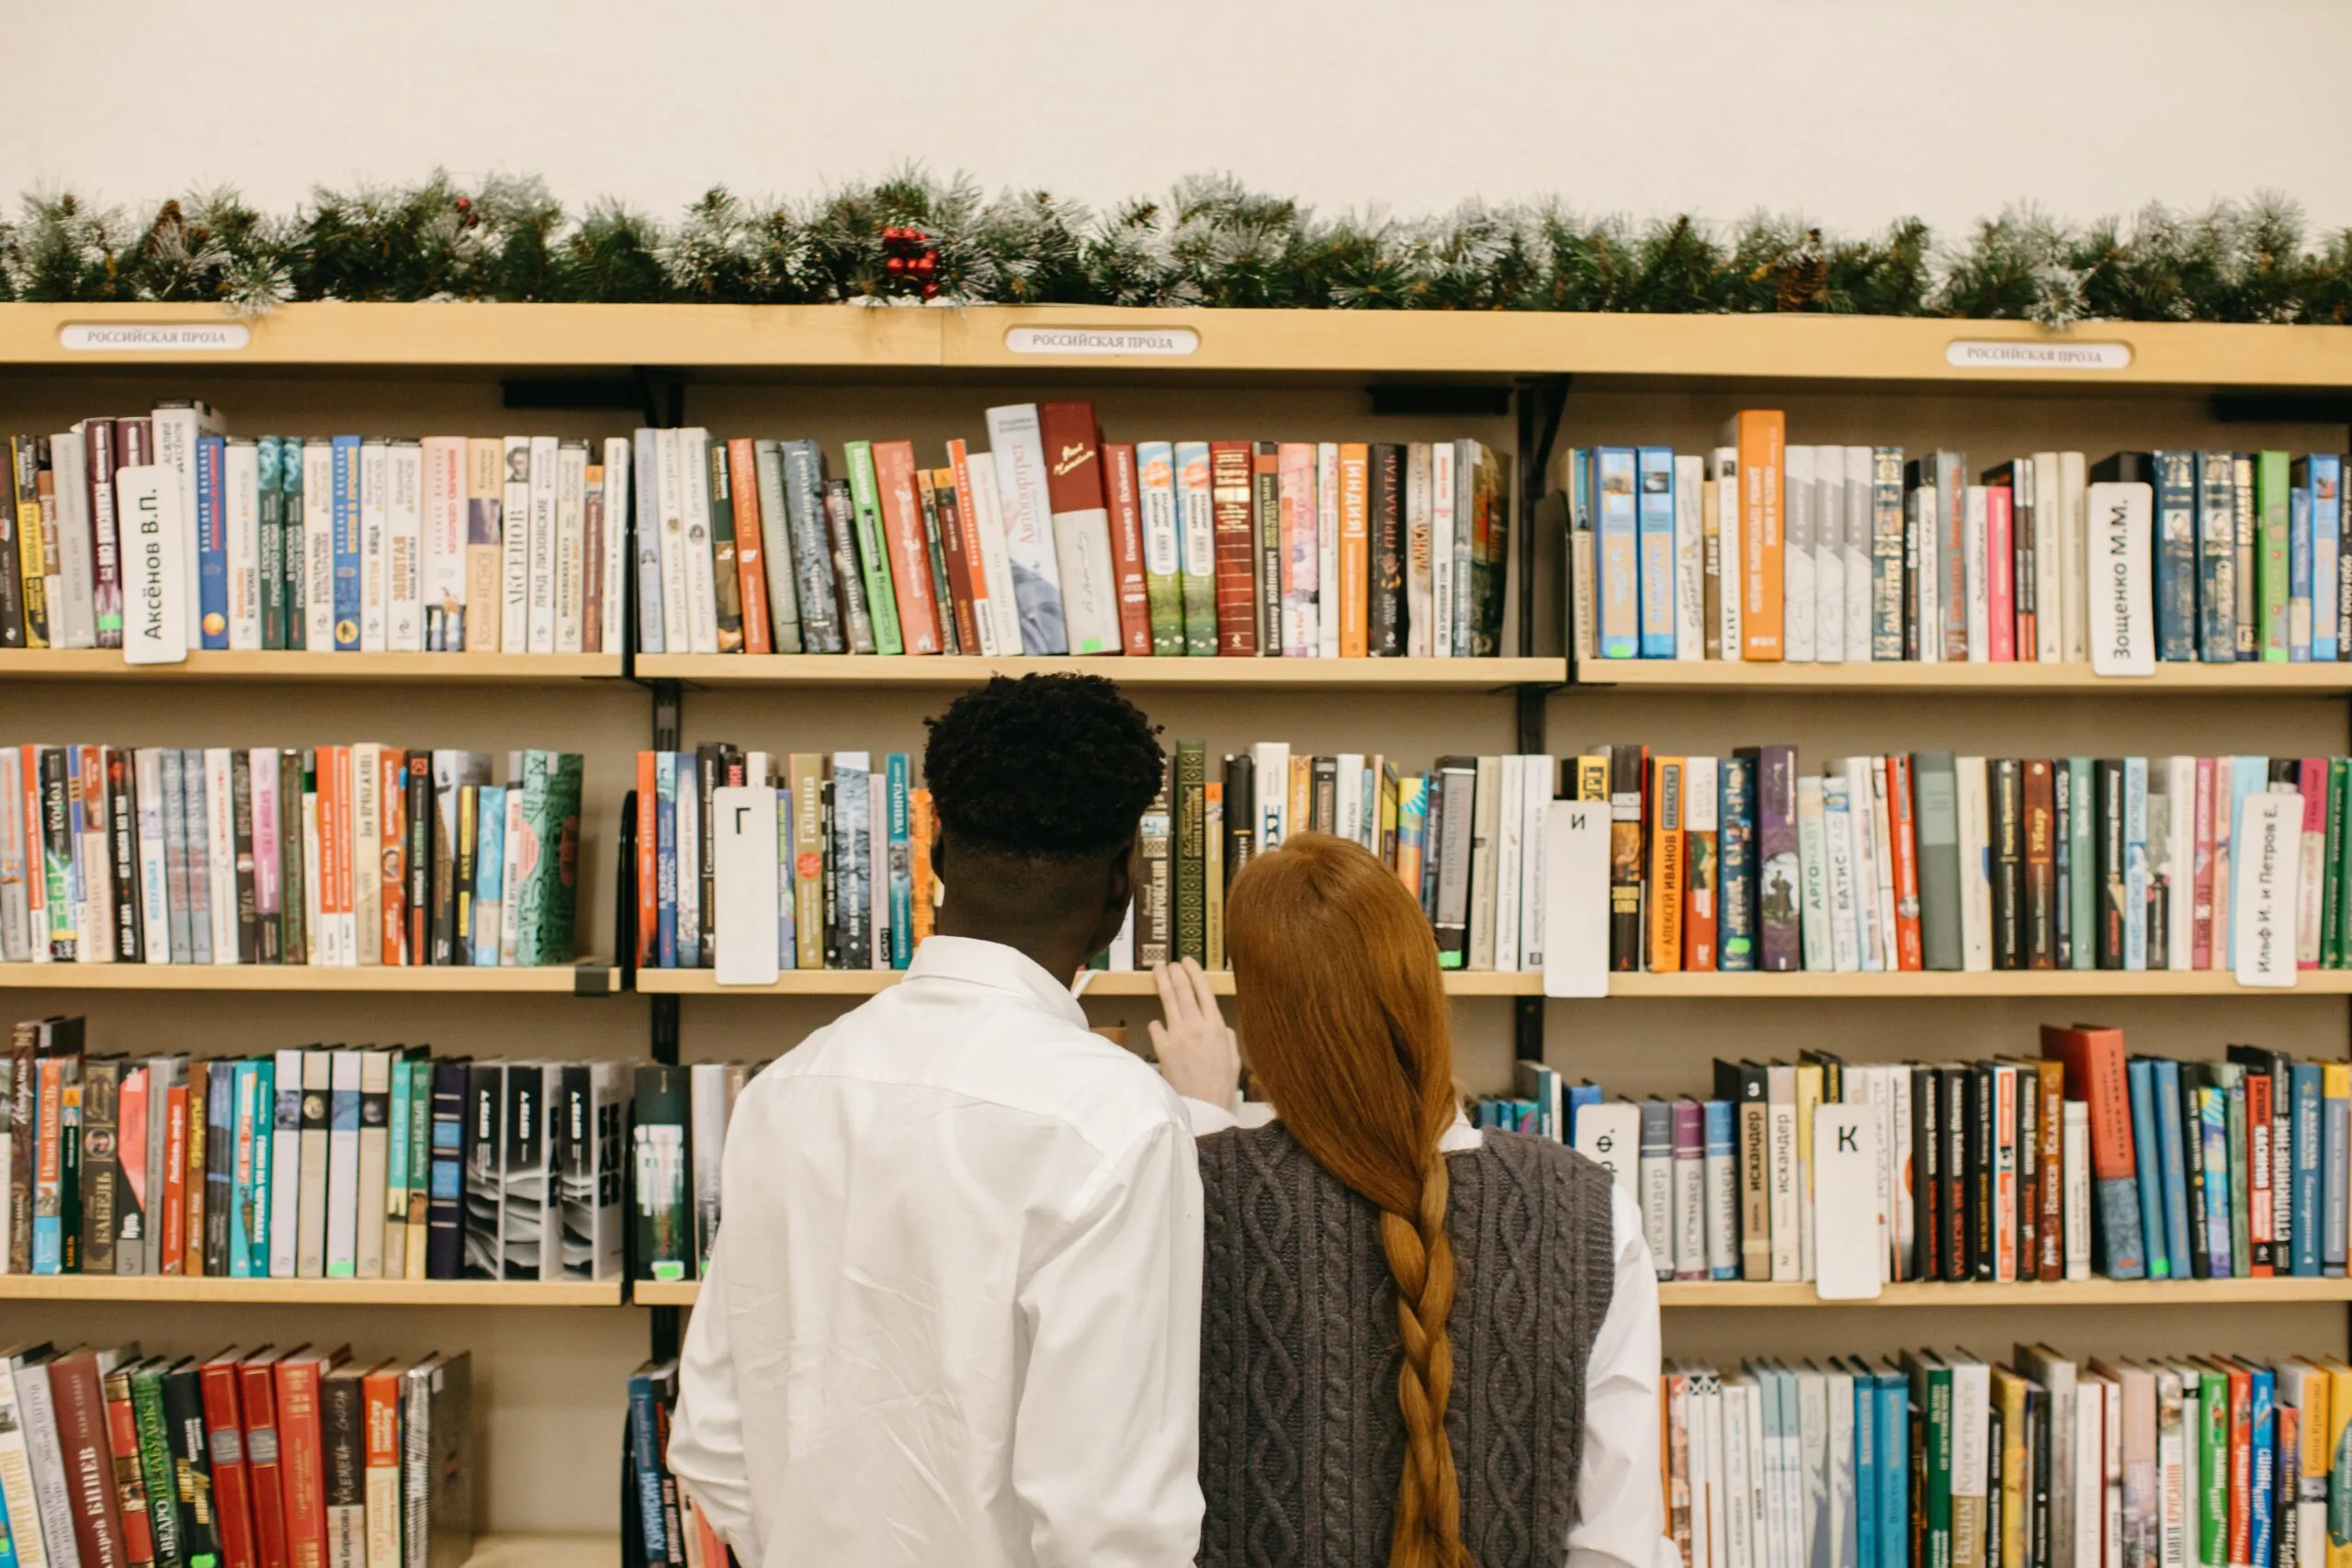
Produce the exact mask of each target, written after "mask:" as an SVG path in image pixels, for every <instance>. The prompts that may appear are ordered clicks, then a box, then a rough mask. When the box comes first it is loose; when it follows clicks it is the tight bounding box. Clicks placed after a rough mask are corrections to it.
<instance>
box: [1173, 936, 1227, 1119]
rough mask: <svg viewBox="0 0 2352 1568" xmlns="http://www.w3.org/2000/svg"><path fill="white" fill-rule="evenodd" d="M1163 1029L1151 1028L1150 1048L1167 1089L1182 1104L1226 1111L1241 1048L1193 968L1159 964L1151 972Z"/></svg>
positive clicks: (1206, 979)
mask: <svg viewBox="0 0 2352 1568" xmlns="http://www.w3.org/2000/svg"><path fill="white" fill-rule="evenodd" d="M1151 977H1152V981H1153V983H1154V984H1156V985H1157V986H1158V987H1159V1007H1160V1010H1161V1011H1162V1012H1164V1013H1166V1014H1167V1015H1168V1021H1167V1022H1165V1023H1160V1022H1158V1021H1154V1022H1153V1023H1152V1025H1151V1048H1152V1051H1153V1053H1154V1054H1155V1055H1158V1056H1159V1071H1160V1073H1161V1075H1162V1076H1163V1077H1166V1078H1167V1079H1168V1084H1169V1087H1170V1088H1171V1089H1174V1090H1175V1091H1176V1092H1177V1093H1178V1094H1181V1095H1182V1096H1183V1097H1184V1098H1185V1099H1187V1100H1200V1101H1202V1102H1203V1103H1204V1104H1207V1105H1214V1106H1216V1108H1217V1109H1218V1110H1220V1111H1223V1110H1227V1109H1229V1108H1231V1106H1232V1104H1233V1097H1234V1096H1235V1095H1236V1094H1238V1092H1240V1089H1241V1048H1240V1046H1239V1045H1238V1043H1236V1042H1235V1040H1234V1038H1233V1031H1232V1030H1230V1029H1227V1027H1226V1026H1225V1015H1224V1014H1223V1013H1221V1012H1219V1011H1218V1010H1217V1005H1216V992H1215V991H1213V990H1211V989H1210V988H1209V977H1208V976H1207V975H1206V974H1204V973H1203V971H1202V969H1201V966H1200V964H1197V963H1195V962H1194V961H1193V960H1192V959H1190V958H1187V959H1186V960H1184V962H1183V963H1182V964H1158V965H1155V966H1154V967H1153V969H1152V972H1151Z"/></svg>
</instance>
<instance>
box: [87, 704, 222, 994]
mask: <svg viewBox="0 0 2352 1568" xmlns="http://www.w3.org/2000/svg"><path fill="white" fill-rule="evenodd" d="M244 755H245V753H243V751H240V752H238V753H237V756H238V758H239V759H240V760H242V759H243V757H244ZM103 757H104V767H105V772H106V775H107V854H108V856H109V857H110V858H111V859H112V860H113V861H114V866H115V875H114V933H113V935H114V955H115V957H116V958H117V959H118V960H119V961H120V962H122V963H125V964H137V963H141V962H142V960H143V959H144V957H145V954H146V952H147V944H146V940H145V939H146V930H145V927H144V926H143V925H142V924H141V897H140V886H139V768H138V764H137V763H136V762H134V761H132V759H131V754H130V752H129V751H127V750H124V749H123V748H121V747H119V746H109V747H107V749H106V750H105V752H104V753H103Z"/></svg>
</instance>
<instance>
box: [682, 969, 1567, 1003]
mask: <svg viewBox="0 0 2352 1568" xmlns="http://www.w3.org/2000/svg"><path fill="white" fill-rule="evenodd" d="M898 980H899V971H897V970H894V969H787V970H786V971H785V972H784V973H783V974H781V975H779V976H776V978H775V982H774V983H773V984H770V985H765V986H722V985H720V984H719V983H718V973H717V971H715V970H710V969H639V971H638V972H637V988H638V990H639V991H640V992H642V993H644V994H646V995H650V996H671V997H735V996H741V997H870V996H873V995H874V994H875V993H876V992H878V991H883V990H887V989H888V988H889V987H891V986H893V985H896V984H897V983H898ZM1209 984H1210V986H1211V987H1212V988H1214V989H1215V990H1216V994H1217V995H1219V996H1221V997H1229V996H1231V995H1232V994H1233V975H1232V972H1231V971H1230V970H1225V969H1219V970H1215V971H1212V972H1211V973H1210V975H1209ZM1445 989H1446V994H1447V995H1448V996H1454V997H1529V996H1535V995H1538V994H1540V993H1541V992H1542V990H1543V989H1544V976H1541V975H1539V974H1532V973H1531V974H1523V975H1522V974H1493V973H1487V972H1478V973H1464V972H1463V971H1459V970H1456V971H1453V972H1450V973H1448V974H1447V976H1445ZM1082 994H1083V995H1085V996H1089V997H1149V996H1156V995H1157V994H1158V988H1157V987H1155V986H1154V985H1153V983H1152V978H1151V976H1150V974H1149V973H1148V972H1146V971H1109V970H1098V971H1095V972H1094V974H1093V976H1092V978H1091V979H1089V980H1088V981H1087V983H1086V989H1085V991H1084V992H1083V993H1082Z"/></svg>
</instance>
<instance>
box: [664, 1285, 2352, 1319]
mask: <svg viewBox="0 0 2352 1568" xmlns="http://www.w3.org/2000/svg"><path fill="white" fill-rule="evenodd" d="M643 1288H644V1287H642V1286H639V1290H642V1289H643ZM1657 1293H1658V1300H1659V1303H1660V1304H1661V1305H1665V1306H1669V1307H1699V1308H1712V1307H1956V1308H1958V1309H1960V1310H1961V1311H1963V1312H1977V1311H1981V1310H1985V1309H1989V1308H1994V1307H2052V1306H2105V1307H2148V1306H2217V1305H2222V1304H2228V1305H2233V1306H2295V1305H2301V1304H2307V1303H2312V1302H2352V1280H2063V1281H2060V1282H2057V1283H2054V1284H2048V1285H2043V1284H2026V1285H1974V1284H1951V1283H1947V1282H1945V1281H1942V1280H1915V1281H1911V1282H1908V1283H1905V1284H1895V1285H1885V1286H1882V1287H1881V1289H1880V1292H1879V1294H1878V1296H1877V1297H1876V1298H1875V1299H1873V1300H1870V1301H1860V1302H1825V1301H1823V1300H1822V1299H1821V1298H1820V1297H1819V1296H1818V1295H1816V1294H1815V1293H1814V1288H1813V1287H1812V1286H1811V1285H1809V1284H1779V1285H1764V1284H1747V1283H1742V1282H1738V1281H1731V1280H1726V1281H1724V1282H1721V1283H1716V1282H1712V1281H1710V1282H1687V1281H1686V1282H1682V1283H1661V1284H1660V1285H1659V1286H1658V1288H1657Z"/></svg>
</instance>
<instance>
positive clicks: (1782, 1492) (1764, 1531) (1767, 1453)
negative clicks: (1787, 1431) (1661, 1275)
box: [1748, 1361, 1806, 1568]
mask: <svg viewBox="0 0 2352 1568" xmlns="http://www.w3.org/2000/svg"><path fill="white" fill-rule="evenodd" d="M1748 1370H1749V1371H1751V1372H1752V1373H1753V1374H1754V1375H1755V1378H1756V1386H1757V1403H1758V1405H1759V1407H1760V1415H1759V1417H1758V1431H1759V1432H1760V1433H1761V1434H1762V1437H1761V1439H1760V1440H1759V1441H1758V1444H1757V1448H1758V1452H1759V1454H1760V1455H1761V1457H1762V1461H1763V1464H1762V1474H1761V1476H1760V1477H1759V1480H1760V1481H1761V1483H1762V1485H1763V1492H1764V1495H1763V1506H1762V1507H1761V1508H1760V1509H1759V1510H1758V1524H1759V1526H1760V1528H1759V1529H1758V1532H1757V1533H1758V1539H1759V1540H1762V1542H1763V1543H1764V1551H1763V1558H1764V1563H1765V1568H1806V1564H1805V1563H1804V1562H1803V1561H1802V1560H1801V1559H1800V1558H1799V1557H1798V1555H1797V1552H1796V1551H1795V1550H1794V1543H1793V1541H1792V1537H1793V1536H1794V1535H1795V1533H1796V1520H1795V1518H1794V1517H1792V1516H1793V1515H1794V1513H1795V1512H1796V1510H1795V1508H1794V1506H1793V1504H1794V1502H1795V1488H1794V1486H1792V1484H1791V1483H1790V1477H1789V1474H1788V1469H1787V1462H1788V1457H1789V1444H1788V1443H1787V1442H1786V1441H1785V1440H1784V1438H1783V1427H1782V1423H1783V1422H1784V1421H1785V1420H1786V1419H1787V1417H1788V1416H1790V1415H1793V1414H1794V1413H1793V1412H1787V1413H1784V1412H1783V1411H1782V1409H1781V1371H1780V1369H1779V1368H1777V1367H1775V1366H1773V1365H1772V1363H1771V1362H1770V1361H1762V1362H1757V1361H1751V1362H1749V1363H1748Z"/></svg>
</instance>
